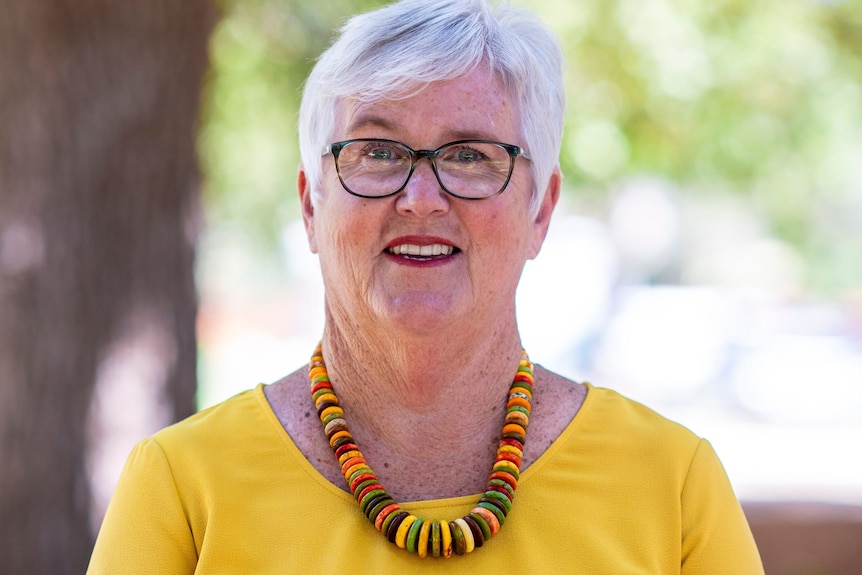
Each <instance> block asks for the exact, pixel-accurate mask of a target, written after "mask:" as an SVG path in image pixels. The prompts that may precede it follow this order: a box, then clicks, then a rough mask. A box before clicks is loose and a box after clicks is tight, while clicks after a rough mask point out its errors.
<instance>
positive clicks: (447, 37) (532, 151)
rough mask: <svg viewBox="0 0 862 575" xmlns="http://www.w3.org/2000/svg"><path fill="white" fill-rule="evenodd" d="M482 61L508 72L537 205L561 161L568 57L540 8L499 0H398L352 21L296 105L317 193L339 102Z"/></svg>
mask: <svg viewBox="0 0 862 575" xmlns="http://www.w3.org/2000/svg"><path fill="white" fill-rule="evenodd" d="M481 64H486V65H488V66H489V67H490V69H491V71H492V72H493V73H494V74H495V75H496V76H497V77H498V78H499V79H500V80H501V81H502V83H503V86H504V87H505V89H506V91H507V93H508V94H509V97H510V98H511V99H512V101H513V102H514V103H515V104H516V106H517V109H518V111H519V113H520V116H521V126H520V128H521V131H522V134H521V136H522V137H523V141H524V147H525V148H526V150H527V153H528V154H529V155H530V158H531V160H532V161H531V169H532V176H533V195H532V201H531V208H532V209H531V213H535V212H536V210H537V209H538V206H539V204H540V203H541V200H542V196H543V195H544V192H545V189H546V187H547V184H548V180H549V179H550V177H551V174H552V173H553V170H554V168H556V167H557V166H558V165H559V155H560V145H561V142H562V137H563V114H564V111H565V88H564V85H563V78H562V68H563V57H562V53H561V51H560V48H559V45H558V43H557V40H556V38H555V37H554V35H553V34H552V33H551V32H550V30H548V28H547V27H546V26H545V25H544V24H543V23H542V22H540V21H539V19H538V18H537V17H536V16H534V15H532V14H530V13H529V12H527V11H525V10H523V9H520V8H516V7H513V6H510V5H508V4H497V3H495V2H493V0H401V1H400V2H395V3H394V4H390V5H388V6H385V7H383V8H380V9H378V10H375V11H372V12H367V13H365V14H360V15H358V16H354V17H353V18H351V19H350V20H349V21H347V23H346V24H345V25H344V27H343V28H342V29H341V31H340V35H339V37H338V39H337V40H336V41H335V42H334V43H333V44H332V46H331V47H330V48H329V49H328V50H326V51H325V52H324V53H323V54H322V55H321V57H320V59H319V60H318V61H317V64H316V65H315V66H314V69H313V70H312V72H311V74H310V75H309V77H308V79H307V81H306V84H305V89H304V92H303V96H302V105H301V106H300V114H299V146H300V154H301V156H302V163H303V166H304V169H305V171H306V174H307V176H308V182H309V185H310V186H311V191H312V197H314V196H316V195H317V194H318V193H319V187H320V182H321V178H322V170H323V163H322V162H323V157H322V154H323V150H324V148H325V147H326V146H327V145H328V144H330V143H331V141H332V138H333V137H334V134H335V122H336V119H337V116H338V112H339V109H340V105H341V104H342V103H344V102H345V101H351V100H353V101H361V102H375V101H381V100H393V99H401V98H406V97H409V96H411V95H414V94H416V93H418V92H420V91H421V90H422V89H423V88H424V87H425V86H427V85H428V84H429V83H431V82H437V81H441V80H452V79H456V78H459V77H461V76H464V75H466V74H468V73H470V72H472V71H473V70H475V69H476V68H477V67H478V66H479V65H481Z"/></svg>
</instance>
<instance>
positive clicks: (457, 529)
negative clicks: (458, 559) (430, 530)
mask: <svg viewBox="0 0 862 575" xmlns="http://www.w3.org/2000/svg"><path fill="white" fill-rule="evenodd" d="M449 530H450V531H451V532H452V547H453V548H454V550H455V555H463V554H464V553H466V552H467V540H466V539H464V532H463V531H462V530H461V526H460V525H458V524H457V523H455V522H454V521H450V522H449Z"/></svg>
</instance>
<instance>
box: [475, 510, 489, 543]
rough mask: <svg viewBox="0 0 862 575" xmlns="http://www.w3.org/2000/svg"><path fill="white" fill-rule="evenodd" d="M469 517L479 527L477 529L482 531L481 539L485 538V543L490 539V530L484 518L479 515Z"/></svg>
mask: <svg viewBox="0 0 862 575" xmlns="http://www.w3.org/2000/svg"><path fill="white" fill-rule="evenodd" d="M470 517H472V518H473V520H474V521H475V522H476V523H477V524H478V525H479V529H481V530H482V537H484V538H485V541H487V540H488V539H490V538H491V528H490V527H489V526H488V522H487V521H485V518H484V517H482V516H481V515H479V514H478V513H470Z"/></svg>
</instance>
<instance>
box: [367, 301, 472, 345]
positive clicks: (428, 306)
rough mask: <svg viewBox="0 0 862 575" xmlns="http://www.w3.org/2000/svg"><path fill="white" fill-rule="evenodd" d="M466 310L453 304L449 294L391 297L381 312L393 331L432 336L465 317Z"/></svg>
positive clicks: (465, 307) (464, 307)
mask: <svg viewBox="0 0 862 575" xmlns="http://www.w3.org/2000/svg"><path fill="white" fill-rule="evenodd" d="M467 308H468V306H459V305H457V304H456V303H455V302H453V301H452V297H451V294H445V295H444V294H433V293H409V294H403V295H399V296H398V297H396V298H394V299H393V300H392V301H390V302H388V303H387V304H386V305H385V306H383V309H381V310H380V311H381V316H382V317H383V318H384V319H385V321H387V322H388V323H390V324H391V325H392V326H393V328H395V329H398V330H400V331H404V332H411V333H414V334H416V335H431V334H433V333H434V332H435V331H437V330H439V329H442V328H444V327H446V326H447V325H449V324H451V323H452V322H454V321H456V320H457V319H458V318H459V317H463V316H464V315H466V314H465V312H466V311H467Z"/></svg>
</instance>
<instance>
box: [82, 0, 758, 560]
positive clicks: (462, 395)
mask: <svg viewBox="0 0 862 575" xmlns="http://www.w3.org/2000/svg"><path fill="white" fill-rule="evenodd" d="M563 107H564V94H563V88H562V80H561V58H560V55H559V50H558V47H557V45H556V43H555V41H554V40H553V38H552V37H551V35H550V34H549V33H548V32H547V31H546V30H545V28H544V27H543V26H542V25H540V24H539V23H538V22H537V21H536V20H535V19H534V18H532V17H530V16H528V15H527V14H525V13H523V12H521V11H519V10H516V9H514V8H509V7H505V6H504V7H496V8H495V7H492V6H490V5H489V3H488V2H486V1H485V0H434V1H429V0H404V1H402V2H399V3H396V4H393V5H390V6H388V7H386V8H383V9H380V10H378V11H376V12H371V13H368V14H365V15H362V16H357V17H355V18H354V19H352V20H351V21H350V22H349V23H348V24H347V25H346V26H345V27H344V29H343V31H342V35H341V37H340V39H339V40H338V41H337V42H336V43H335V44H334V45H333V46H332V47H331V48H330V49H329V50H328V51H327V52H326V53H325V54H324V55H323V56H322V58H321V59H320V61H319V63H318V64H317V66H316V67H315V69H314V71H313V72H312V74H311V77H310V78H309V80H308V83H307V86H306V89H305V94H304V99H303V105H302V112H301V118H300V140H301V149H302V161H303V163H302V167H301V168H300V171H299V178H298V184H299V197H300V201H301V205H302V214H303V218H304V221H305V227H306V229H307V232H308V242H309V245H310V247H311V250H312V251H313V252H315V253H317V254H318V255H319V258H320V266H321V270H322V273H323V278H324V283H325V286H326V323H325V326H324V330H323V339H322V342H321V344H320V346H318V347H317V349H315V350H314V352H313V354H312V358H311V361H310V363H309V366H308V367H307V368H303V369H301V370H299V371H297V372H295V373H293V374H291V375H289V376H287V377H285V378H284V379H282V380H281V381H279V382H277V383H275V384H273V385H270V386H259V387H258V388H256V389H254V390H251V391H248V392H245V393H243V394H240V395H239V396H237V397H235V398H233V399H230V400H228V401H227V402H225V403H223V404H221V405H219V406H216V407H214V408H211V409H209V410H207V411H204V412H202V413H200V414H198V415H196V416H193V417H192V418H190V419H188V420H186V421H184V422H181V423H179V424H177V425H175V426H172V427H170V428H167V429H165V430H163V431H161V432H159V433H158V434H156V435H155V436H154V437H152V438H150V439H147V440H145V441H143V442H142V443H140V444H139V445H138V446H137V447H136V448H135V450H134V451H133V453H132V454H131V456H130V458H129V461H128V463H127V466H126V469H125V471H124V473H123V476H122V478H121V480H120V484H119V486H118V488H117V491H116V494H115V497H114V500H113V502H112V503H111V507H110V509H109V511H108V514H107V517H106V518H105V523H104V525H103V527H102V531H101V534H100V536H99V540H98V543H97V545H96V549H95V551H94V555H93V559H92V563H91V566H90V572H91V573H124V574H127V573H160V574H164V573H216V572H218V573H255V574H262V573H279V574H282V573H361V572H369V573H372V572H373V573H378V574H384V573H404V572H414V571H415V572H420V571H421V570H427V571H428V572H434V573H450V572H451V573H456V572H457V573H465V572H474V573H498V572H509V571H511V572H517V573H555V572H560V573H613V574H619V573H689V574H693V573H713V572H714V573H718V572H721V573H734V574H748V573H761V572H762V568H761V566H760V561H759V558H758V555H757V550H756V548H755V546H754V543H753V541H752V537H751V533H750V531H749V529H748V526H747V524H746V521H745V518H744V516H743V514H742V511H741V509H740V506H739V504H738V502H737V501H736V498H735V497H734V495H733V492H732V490H731V488H730V485H729V483H728V481H727V478H726V476H725V473H724V471H723V470H722V467H721V464H720V463H719V461H718V459H717V457H716V456H715V454H714V452H713V450H712V448H711V447H710V445H709V444H708V443H707V442H706V441H704V440H702V439H699V438H697V437H696V436H694V435H693V434H692V433H690V432H689V431H687V430H686V429H684V428H682V427H680V426H679V425H676V424H674V423H671V422H669V421H667V420H665V419H663V418H661V417H660V416H658V415H656V414H655V413H653V412H651V411H650V410H648V409H646V408H644V407H643V406H641V405H638V404H636V403H634V402H632V401H629V400H627V399H625V398H623V397H621V396H619V395H617V394H616V393H614V392H611V391H608V390H606V389H602V388H598V387H592V386H589V385H585V384H584V385H582V384H578V383H574V382H572V381H569V380H567V379H565V378H563V377H561V376H559V375H556V374H554V373H552V372H550V371H548V370H546V369H543V368H542V367H540V366H533V365H532V364H531V363H530V360H529V359H528V357H527V355H526V352H524V351H523V350H522V349H521V343H520V338H519V334H518V326H517V323H516V320H515V303H514V301H515V288H516V286H517V285H518V280H519V277H520V275H521V270H522V268H523V265H524V262H525V261H526V260H528V259H530V258H533V257H535V256H536V255H537V254H538V252H539V248H540V247H541V245H542V242H543V240H544V237H545V233H546V232H547V229H548V224H549V221H550V218H551V214H552V212H553V210H554V205H555V204H556V202H557V199H558V196H559V193H560V178H561V176H560V172H559V169H558V166H557V156H558V153H559V148H560V141H561V132H562V115H563ZM547 321H553V318H547ZM528 430H529V431H528ZM516 494H517V496H516ZM445 559H448V561H447V560H445Z"/></svg>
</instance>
